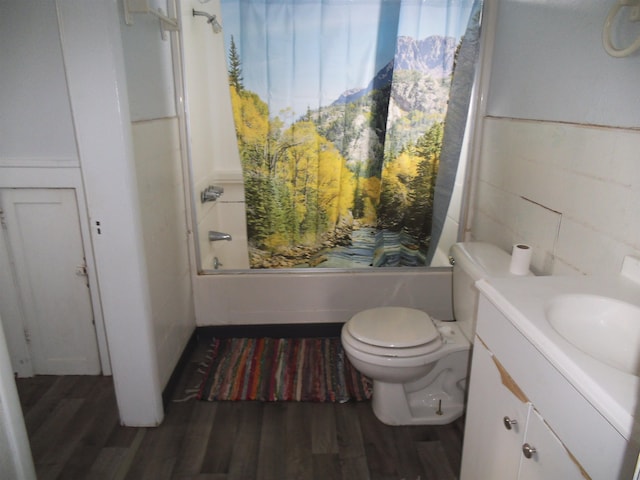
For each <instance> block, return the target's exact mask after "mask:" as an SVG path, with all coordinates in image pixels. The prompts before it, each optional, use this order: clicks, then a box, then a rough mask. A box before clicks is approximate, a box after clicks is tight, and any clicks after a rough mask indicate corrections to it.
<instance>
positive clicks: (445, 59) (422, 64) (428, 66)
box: [333, 35, 457, 105]
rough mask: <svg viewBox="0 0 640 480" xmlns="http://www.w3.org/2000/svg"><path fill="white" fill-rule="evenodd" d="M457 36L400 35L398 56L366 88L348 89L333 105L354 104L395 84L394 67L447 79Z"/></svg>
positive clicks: (451, 65) (451, 66)
mask: <svg viewBox="0 0 640 480" xmlns="http://www.w3.org/2000/svg"><path fill="white" fill-rule="evenodd" d="M456 46H457V44H456V39H455V38H453V37H441V36H439V35H433V36H431V37H427V38H424V39H422V40H416V39H415V38H411V37H399V38H398V43H397V45H396V55H395V58H393V59H391V60H390V61H389V63H388V64H387V65H385V66H384V68H382V69H381V70H380V71H379V72H378V73H377V74H376V76H375V77H374V78H373V79H372V80H371V82H370V83H369V85H367V87H366V88H354V89H351V90H347V91H346V92H344V93H343V94H342V95H341V96H340V97H339V98H338V99H337V100H336V101H335V102H334V103H333V105H341V104H345V103H351V102H353V101H355V100H358V99H359V98H362V97H363V96H365V95H366V94H368V93H370V92H371V91H373V90H381V89H383V88H384V87H386V86H388V85H389V84H390V83H391V79H392V76H393V72H394V70H396V71H402V70H409V71H413V72H419V73H422V74H424V75H425V76H429V77H431V78H432V79H442V78H447V77H448V76H449V75H451V70H452V69H453V60H454V55H455V51H456Z"/></svg>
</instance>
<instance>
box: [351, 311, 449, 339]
mask: <svg viewBox="0 0 640 480" xmlns="http://www.w3.org/2000/svg"><path fill="white" fill-rule="evenodd" d="M347 329H348V331H349V333H350V334H351V335H352V336H353V337H355V338H356V339H357V340H359V341H361V342H363V343H368V344H369V345H375V346H379V347H395V348H408V347H417V346H419V345H424V344H426V343H430V342H433V341H434V340H436V339H439V338H440V334H439V333H438V330H437V329H436V327H435V325H434V324H433V321H432V320H431V317H430V316H429V315H428V314H426V313H425V312H422V311H420V310H416V309H413V308H404V307H380V308H372V309H369V310H364V311H362V312H359V313H357V314H355V315H354V316H353V317H352V318H351V320H349V322H347Z"/></svg>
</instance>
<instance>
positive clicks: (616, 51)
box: [602, 0, 640, 58]
mask: <svg viewBox="0 0 640 480" xmlns="http://www.w3.org/2000/svg"><path fill="white" fill-rule="evenodd" d="M623 7H633V8H635V9H640V0H618V1H617V2H616V4H615V5H614V6H613V7H611V10H610V11H609V15H607V19H606V20H605V21H604V29H603V30H602V44H603V45H604V49H605V51H606V52H607V53H608V54H609V55H611V56H612V57H617V58H621V57H626V56H628V55H631V54H632V53H633V52H635V51H636V50H638V49H639V48H640V36H638V38H636V40H635V42H633V43H632V44H631V45H629V46H628V47H626V48H616V47H614V46H613V43H612V42H611V28H612V27H613V21H614V19H615V18H616V15H618V12H619V11H620V10H622V8H623ZM635 16H636V17H635V18H632V20H635V21H638V20H640V18H638V12H635Z"/></svg>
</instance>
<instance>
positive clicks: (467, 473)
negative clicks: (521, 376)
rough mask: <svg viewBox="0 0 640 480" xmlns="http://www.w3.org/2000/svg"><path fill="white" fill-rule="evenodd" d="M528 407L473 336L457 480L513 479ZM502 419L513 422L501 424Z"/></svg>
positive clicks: (510, 380)
mask: <svg viewBox="0 0 640 480" xmlns="http://www.w3.org/2000/svg"><path fill="white" fill-rule="evenodd" d="M529 406H530V404H529V402H528V401H527V399H526V397H525V396H524V394H523V393H522V392H521V391H520V389H519V388H518V386H517V385H516V384H515V382H513V380H512V379H511V377H510V376H509V374H508V373H507V372H506V370H504V368H503V367H502V365H500V363H499V362H498V361H497V360H496V359H495V358H494V356H493V355H492V354H491V352H489V351H488V350H487V348H486V347H485V346H484V344H483V343H482V341H481V340H480V339H479V338H478V337H476V341H475V343H474V346H473V356H472V363H471V381H470V384H469V399H468V404H467V417H466V424H465V432H464V446H463V451H462V468H461V473H460V479H461V480H487V479H491V480H501V479H504V480H513V479H515V478H517V475H518V469H519V465H520V457H521V448H522V444H523V443H524V433H525V426H526V422H527V416H528V411H529ZM505 418H506V419H507V420H508V421H511V422H515V423H508V422H507V423H505ZM506 425H508V426H509V427H510V428H507V426H506Z"/></svg>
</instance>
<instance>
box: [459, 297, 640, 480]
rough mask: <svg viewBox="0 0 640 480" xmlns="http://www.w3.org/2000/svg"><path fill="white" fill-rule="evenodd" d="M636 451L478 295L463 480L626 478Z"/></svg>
mask: <svg viewBox="0 0 640 480" xmlns="http://www.w3.org/2000/svg"><path fill="white" fill-rule="evenodd" d="M528 449H531V450H528ZM634 451H635V453H636V455H637V450H636V449H635V448H629V444H628V442H627V441H626V440H625V438H624V437H622V435H620V433H619V432H618V431H617V430H616V429H615V428H613V427H612V426H611V424H610V423H608V422H607V420H606V419H605V418H604V417H603V416H602V415H601V414H600V413H599V412H598V411H597V410H596V409H595V408H594V407H593V406H592V405H591V404H590V403H589V402H588V401H587V400H586V399H585V398H584V397H583V396H582V395H581V394H580V393H579V392H578V391H577V390H576V389H575V388H574V387H573V386H572V385H571V384H570V382H569V381H568V380H567V379H566V378H565V377H563V376H562V375H561V374H560V373H559V371H558V370H557V369H556V368H555V367H554V366H553V365H552V364H551V363H550V362H549V361H548V360H547V359H546V358H545V357H544V355H543V354H542V353H541V352H540V351H539V350H537V349H536V348H535V347H534V346H533V344H532V343H530V342H529V341H528V340H527V338H525V337H524V336H523V335H522V334H521V333H520V331H519V330H517V329H516V328H515V327H514V325H513V324H512V323H511V322H510V321H509V319H508V318H507V317H506V316H505V315H503V314H502V313H501V311H499V310H498V309H497V308H496V307H495V306H494V305H493V304H492V303H491V302H490V301H489V300H487V299H486V298H485V297H484V295H481V297H480V301H479V307H478V324H477V328H476V338H475V342H474V345H473V355H472V362H471V374H470V380H469V390H468V403H467V414H466V425H465V434H464V445H463V455H462V468H461V477H460V478H461V480H488V479H491V480H515V479H526V480H533V479H535V480H542V479H544V480H554V479H558V480H560V479H562V480H573V479H576V480H585V479H593V480H596V479H598V480H599V479H602V480H605V479H606V480H622V479H624V480H627V479H629V478H631V477H632V474H633V465H634V462H635V459H634V458H630V457H631V455H630V452H634ZM528 453H530V454H531V455H530V458H528V456H529V454H528ZM630 460H631V461H630Z"/></svg>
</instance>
